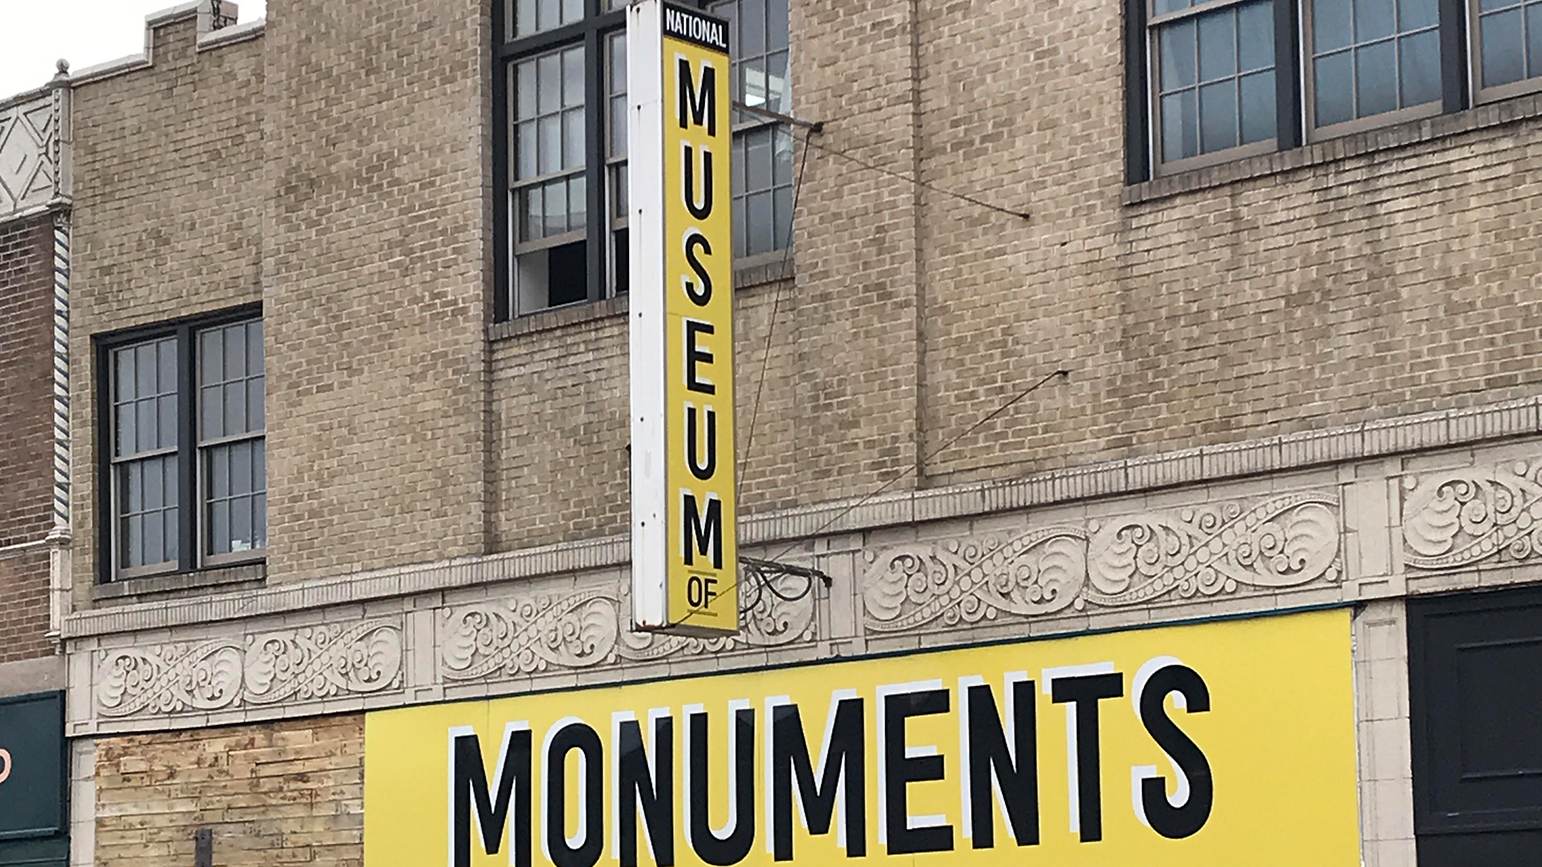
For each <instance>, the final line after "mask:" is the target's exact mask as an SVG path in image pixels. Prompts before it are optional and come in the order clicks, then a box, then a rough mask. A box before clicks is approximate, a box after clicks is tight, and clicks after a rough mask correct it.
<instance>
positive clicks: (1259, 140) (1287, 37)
mask: <svg viewBox="0 0 1542 867" xmlns="http://www.w3.org/2000/svg"><path fill="white" fill-rule="evenodd" d="M1125 3H1126V5H1125V15H1124V20H1125V28H1126V29H1125V34H1124V35H1125V47H1126V58H1125V60H1126V63H1125V73H1126V74H1125V80H1126V81H1127V82H1129V84H1130V91H1129V93H1128V94H1127V95H1126V104H1125V112H1126V128H1125V135H1126V148H1127V149H1126V153H1127V158H1128V162H1127V166H1126V177H1127V179H1128V180H1129V182H1131V183H1139V182H1140V181H1144V180H1147V179H1149V178H1150V177H1152V176H1153V175H1160V174H1166V173H1174V172H1181V171H1186V170H1189V169H1195V168H1199V167H1202V166H1205V165H1210V164H1213V163H1217V162H1221V161H1223V160H1229V159H1236V158H1238V157H1243V156H1248V155H1250V154H1255V153H1264V152H1268V151H1273V150H1287V149H1290V148H1296V147H1300V146H1302V145H1303V144H1307V143H1310V142H1314V141H1320V140H1323V139H1327V138H1331V137H1333V136H1340V135H1347V134H1350V133H1355V132H1359V131H1362V130H1366V129H1371V128H1373V127H1376V126H1382V125H1386V124H1392V123H1398V122H1400V121H1406V120H1414V119H1419V118H1424V117H1430V116H1433V115H1436V114H1440V113H1442V112H1456V111H1461V110H1463V109H1465V108H1469V107H1471V106H1472V105H1474V104H1476V103H1481V102H1488V101H1493V100H1496V99H1504V98H1508V97H1511V96H1515V95H1518V94H1521V93H1525V92H1529V91H1537V90H1542V0H1466V2H1465V3H1463V2H1457V0H1125Z"/></svg>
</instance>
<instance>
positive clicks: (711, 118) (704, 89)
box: [675, 57, 717, 135]
mask: <svg viewBox="0 0 1542 867" xmlns="http://www.w3.org/2000/svg"><path fill="white" fill-rule="evenodd" d="M677 72H678V74H677V75H676V76H675V78H676V79H678V80H679V81H680V92H679V95H678V99H676V101H675V106H676V108H677V109H678V112H677V113H678V114H679V116H680V128H681V129H690V126H691V124H692V123H694V124H696V125H697V126H705V127H706V128H707V135H717V70H716V69H713V68H712V67H711V66H709V65H708V64H705V63H704V64H702V66H701V87H697V86H696V81H695V79H693V78H692V77H691V62H690V61H689V60H686V59H685V58H684V57H682V58H680V65H679V67H678V68H677Z"/></svg>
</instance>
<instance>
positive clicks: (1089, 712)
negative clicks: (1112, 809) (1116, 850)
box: [1050, 674, 1124, 843]
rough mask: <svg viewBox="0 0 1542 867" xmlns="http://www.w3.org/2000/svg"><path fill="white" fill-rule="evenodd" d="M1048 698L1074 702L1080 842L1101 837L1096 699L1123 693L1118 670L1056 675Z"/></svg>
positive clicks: (1100, 793) (1116, 696)
mask: <svg viewBox="0 0 1542 867" xmlns="http://www.w3.org/2000/svg"><path fill="white" fill-rule="evenodd" d="M1052 683H1053V685H1052V686H1051V687H1050V690H1051V695H1050V698H1052V699H1054V700H1055V702H1056V703H1057V704H1064V703H1066V702H1075V703H1076V803H1077V809H1078V810H1079V812H1080V820H1081V821H1080V824H1081V835H1082V842H1083V843H1093V842H1096V841H1098V840H1101V839H1103V794H1102V786H1100V785H1099V784H1098V701H1099V700H1101V699H1105V698H1118V697H1119V696H1121V695H1124V678H1123V677H1121V676H1120V675H1118V674H1084V675H1080V676H1076V677H1057V678H1055V679H1054V681H1053V682H1052Z"/></svg>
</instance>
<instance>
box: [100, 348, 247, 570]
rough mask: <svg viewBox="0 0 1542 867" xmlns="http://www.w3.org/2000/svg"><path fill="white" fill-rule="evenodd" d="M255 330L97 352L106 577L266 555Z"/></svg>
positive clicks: (196, 566)
mask: <svg viewBox="0 0 1542 867" xmlns="http://www.w3.org/2000/svg"><path fill="white" fill-rule="evenodd" d="M262 347H263V339H262V322H261V320H257V319H247V320H242V321H237V322H225V323H221V324H213V325H209V326H207V327H194V326H191V325H182V326H178V327H175V328H173V329H171V330H170V332H169V333H167V334H164V335H159V336H156V337H153V338H151V339H144V340H138V341H135V342H131V343H118V344H117V345H114V346H111V347H110V348H108V349H106V350H105V355H104V361H105V364H106V367H105V373H106V376H107V378H108V382H107V390H106V393H107V396H108V402H109V404H110V407H111V411H110V412H109V413H108V414H107V419H106V423H107V428H108V430H107V435H108V442H109V443H110V448H109V449H108V450H107V454H106V456H105V459H104V469H105V471H106V474H107V480H108V489H109V490H108V492H107V494H108V496H107V502H106V505H105V506H104V517H106V518H108V524H107V525H108V526H109V527H110V530H109V532H108V534H107V536H108V538H107V539H106V540H104V546H105V552H106V553H107V555H108V558H109V563H108V566H107V575H108V577H110V578H132V577H137V576H140V575H148V574H156V573H162V572H170V571H189V570H193V569H199V568H204V567H208V566H217V565H221V564H224V563H230V562H238V561H242V560H248V559H252V558H254V557H260V556H261V553H262V551H263V549H265V548H266V547H267V481H266V479H267V460H266V457H267V455H266V448H265V440H264V431H265V413H264V403H265V398H266V391H265V378H264V374H263V350H262Z"/></svg>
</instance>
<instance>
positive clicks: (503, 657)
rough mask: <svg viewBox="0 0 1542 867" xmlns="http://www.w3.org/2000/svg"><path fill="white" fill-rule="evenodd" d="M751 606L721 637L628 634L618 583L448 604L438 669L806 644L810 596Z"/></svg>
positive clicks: (479, 669)
mask: <svg viewBox="0 0 1542 867" xmlns="http://www.w3.org/2000/svg"><path fill="white" fill-rule="evenodd" d="M789 595H791V594H789ZM739 597H740V600H741V602H749V601H750V600H754V599H756V598H757V596H756V594H754V593H753V591H752V589H751V588H749V587H748V586H746V585H741V586H740V591H739ZM758 601H759V604H756V605H754V607H753V608H751V609H750V610H748V611H745V612H744V613H743V614H741V615H740V616H741V617H742V618H743V630H742V631H741V632H740V633H739V635H737V636H725V637H721V638H691V637H686V636H679V635H664V634H659V633H648V632H633V631H632V630H631V626H630V621H631V616H632V601H631V590H630V586H629V585H628V584H627V583H626V582H622V583H621V585H620V586H609V587H605V588H603V589H601V588H595V589H590V590H576V591H573V592H571V593H567V594H555V593H535V594H530V595H528V596H520V597H515V598H512V599H506V600H499V601H496V602H488V603H478V604H474V605H465V606H455V607H451V608H448V609H446V610H445V611H444V612H443V614H442V618H441V621H440V629H441V632H440V638H439V643H440V659H439V664H440V671H441V673H442V674H443V676H444V679H445V680H447V681H456V682H466V681H476V680H496V679H500V678H510V677H518V676H525V675H532V674H539V673H543V672H549V671H562V670H569V671H572V670H582V669H585V668H591V667H594V666H598V665H606V664H612V663H616V662H620V661H630V662H652V661H657V660H663V659H669V658H674V657H685V656H695V655H701V654H708V653H712V654H716V653H724V652H731V651H735V650H747V649H750V648H756V647H779V646H785V645H788V644H794V643H797V642H803V641H811V640H813V638H814V634H815V631H816V618H815V600H814V598H813V596H812V595H805V596H803V597H801V598H791V599H790V598H783V597H781V596H777V595H775V594H772V593H765V594H759V595H758Z"/></svg>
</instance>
